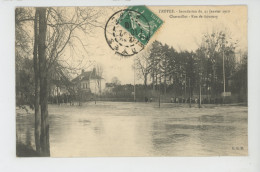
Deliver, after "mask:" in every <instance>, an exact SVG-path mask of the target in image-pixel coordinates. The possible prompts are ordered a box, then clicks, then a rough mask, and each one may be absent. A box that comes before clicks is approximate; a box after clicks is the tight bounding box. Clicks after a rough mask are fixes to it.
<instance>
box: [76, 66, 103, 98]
mask: <svg viewBox="0 0 260 172" xmlns="http://www.w3.org/2000/svg"><path fill="white" fill-rule="evenodd" d="M103 80H104V78H102V77H101V76H99V75H98V74H97V72H96V69H95V68H94V69H93V70H92V71H86V72H85V71H84V70H82V71H81V74H80V75H78V76H77V77H76V78H74V79H73V80H72V81H71V82H72V83H73V85H74V89H75V90H78V91H81V92H83V93H92V94H97V95H101V94H102V90H103V89H104V88H105V83H104V82H102V81H103Z"/></svg>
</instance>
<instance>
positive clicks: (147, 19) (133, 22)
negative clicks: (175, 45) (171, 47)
mask: <svg viewBox="0 0 260 172" xmlns="http://www.w3.org/2000/svg"><path fill="white" fill-rule="evenodd" d="M162 24H163V21H162V20H161V19H160V18H159V17H158V16H157V15H156V14H154V13H153V12H152V11H150V10H149V9H148V8H147V7H145V6H132V7H129V8H128V10H127V11H125V12H124V14H123V16H121V18H120V25H121V26H123V27H124V28H125V29H126V30H127V31H129V32H130V33H131V34H132V35H133V36H134V37H135V38H136V39H138V40H139V41H140V42H141V43H142V44H143V45H146V44H147V43H148V41H149V40H150V38H151V37H152V36H153V34H154V33H155V32H156V31H157V30H158V29H159V28H160V26H161V25H162Z"/></svg>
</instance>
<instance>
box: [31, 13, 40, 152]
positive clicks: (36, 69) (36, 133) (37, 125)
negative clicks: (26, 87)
mask: <svg viewBox="0 0 260 172" xmlns="http://www.w3.org/2000/svg"><path fill="white" fill-rule="evenodd" d="M33 62H34V79H35V82H34V86H35V101H34V113H35V114H34V115H35V123H34V137H35V146H36V151H37V152H38V153H40V132H41V118H40V110H39V103H40V97H39V60H38V10H36V12H35V19H34V50H33Z"/></svg>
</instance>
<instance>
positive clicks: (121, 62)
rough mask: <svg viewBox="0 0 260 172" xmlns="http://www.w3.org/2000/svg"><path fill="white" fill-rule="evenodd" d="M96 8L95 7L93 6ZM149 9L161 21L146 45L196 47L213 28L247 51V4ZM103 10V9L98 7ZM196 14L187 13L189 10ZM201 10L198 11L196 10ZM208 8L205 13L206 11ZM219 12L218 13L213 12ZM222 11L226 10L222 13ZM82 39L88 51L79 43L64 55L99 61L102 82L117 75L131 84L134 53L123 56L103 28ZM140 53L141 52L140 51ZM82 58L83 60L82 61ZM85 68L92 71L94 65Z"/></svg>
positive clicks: (180, 48)
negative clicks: (227, 34) (107, 40)
mask: <svg viewBox="0 0 260 172" xmlns="http://www.w3.org/2000/svg"><path fill="white" fill-rule="evenodd" d="M94 8H95V7H94ZM103 8H104V10H106V13H105V14H104V16H103V17H101V20H102V22H101V23H103V25H104V24H105V23H106V21H107V20H108V19H109V17H110V16H112V15H113V13H114V12H116V11H117V10H118V9H120V8H125V7H119V8H115V9H107V8H106V7H103ZM148 8H149V9H150V10H151V11H152V12H154V13H155V14H156V15H157V16H158V17H160V18H161V19H162V20H163V21H164V23H163V25H162V27H161V28H160V29H159V30H158V31H157V32H156V33H155V34H154V35H153V37H152V38H151V40H150V41H149V43H148V44H147V45H146V46H149V45H150V44H151V43H152V42H153V40H158V41H160V42H162V43H166V44H168V45H169V46H173V48H175V49H176V50H177V51H182V50H188V51H194V50H196V49H197V48H198V47H199V45H200V43H201V40H202V36H203V34H204V33H211V32H212V31H214V30H225V31H227V33H229V34H230V35H231V37H232V39H233V40H238V47H237V50H239V49H241V50H242V51H245V50H247V7H246V6H168V7H165V6H148ZM101 10H102V9H101ZM192 10H193V11H196V12H197V13H190V12H191V11H192ZM199 10H201V13H199ZM206 11H207V13H206ZM216 12H220V13H216ZM224 12H225V13H224ZM182 15H186V16H191V15H194V16H199V15H201V16H202V18H192V17H190V18H176V17H174V16H182ZM205 15H206V17H207V16H215V17H216V16H217V18H205ZM81 39H82V41H83V43H84V45H87V46H86V47H85V48H86V50H87V51H85V50H83V49H82V48H81V46H80V44H76V45H78V46H76V47H77V50H74V52H70V50H66V53H65V56H69V55H70V56H71V54H72V53H73V56H74V58H73V61H74V62H78V63H84V62H85V63H86V64H87V63H88V62H89V60H90V61H92V62H93V63H92V64H98V65H100V66H102V68H103V78H104V80H105V82H111V79H112V78H113V77H117V78H118V79H119V80H120V81H121V83H122V84H129V83H131V84H133V83H134V70H133V61H134V58H135V56H136V55H134V56H130V57H122V56H119V55H117V54H115V52H114V51H113V50H112V49H111V48H110V47H109V46H108V44H107V42H106V40H105V36H104V29H103V28H102V27H98V28H96V29H95V31H94V32H93V33H92V34H91V35H81ZM139 55H140V54H139ZM82 58H84V59H83V61H82ZM87 66H88V65H86V66H84V67H85V70H91V69H92V68H93V66H90V67H88V68H87ZM135 82H136V83H142V82H143V81H142V80H135Z"/></svg>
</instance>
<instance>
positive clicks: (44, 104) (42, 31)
mask: <svg viewBox="0 0 260 172" xmlns="http://www.w3.org/2000/svg"><path fill="white" fill-rule="evenodd" d="M38 11H39V46H38V55H39V64H40V76H39V78H40V104H41V136H40V141H41V156H50V144H49V120H48V71H47V68H46V55H45V49H46V45H45V41H46V30H47V23H46V22H47V21H46V8H38Z"/></svg>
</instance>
